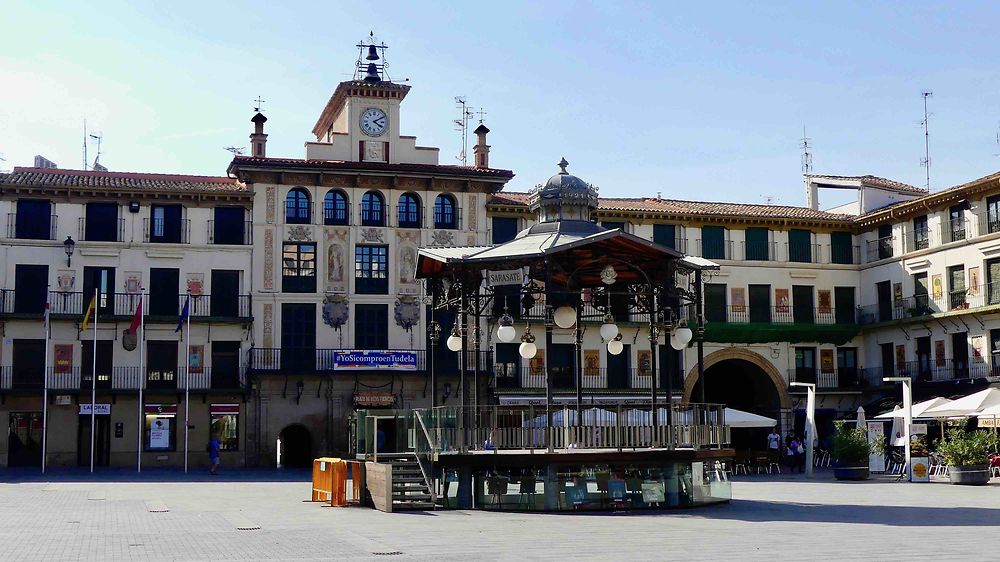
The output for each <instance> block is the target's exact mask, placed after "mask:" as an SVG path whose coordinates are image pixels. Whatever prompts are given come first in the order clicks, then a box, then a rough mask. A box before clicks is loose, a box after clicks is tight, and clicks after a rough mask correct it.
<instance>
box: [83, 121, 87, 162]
mask: <svg viewBox="0 0 1000 562" xmlns="http://www.w3.org/2000/svg"><path fill="white" fill-rule="evenodd" d="M83 169H84V170H86V169H87V120H86V119H84V120H83Z"/></svg>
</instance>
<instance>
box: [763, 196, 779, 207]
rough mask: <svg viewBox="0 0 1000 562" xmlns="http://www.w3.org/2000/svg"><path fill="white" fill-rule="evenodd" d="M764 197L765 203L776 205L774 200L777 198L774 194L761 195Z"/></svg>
mask: <svg viewBox="0 0 1000 562" xmlns="http://www.w3.org/2000/svg"><path fill="white" fill-rule="evenodd" d="M761 197H762V198H763V199H764V204H765V205H774V201H775V200H776V199H777V198H776V197H775V196H774V195H761Z"/></svg>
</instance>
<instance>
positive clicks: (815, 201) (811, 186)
mask: <svg viewBox="0 0 1000 562" xmlns="http://www.w3.org/2000/svg"><path fill="white" fill-rule="evenodd" d="M805 182H806V207H809V208H810V209H812V210H814V211H818V210H819V188H818V187H817V186H816V184H815V183H813V182H812V179H811V178H810V177H809V176H805Z"/></svg>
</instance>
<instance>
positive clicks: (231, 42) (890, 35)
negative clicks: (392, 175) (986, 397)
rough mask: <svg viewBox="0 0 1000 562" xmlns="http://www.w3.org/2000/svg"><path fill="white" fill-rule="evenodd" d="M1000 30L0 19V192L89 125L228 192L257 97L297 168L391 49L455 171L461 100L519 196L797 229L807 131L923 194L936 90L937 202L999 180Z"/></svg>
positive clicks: (509, 18) (277, 7) (80, 8)
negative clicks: (787, 220)
mask: <svg viewBox="0 0 1000 562" xmlns="http://www.w3.org/2000/svg"><path fill="white" fill-rule="evenodd" d="M997 21H1000V4H996V3H989V2H982V3H979V2H951V3H943V2H936V3H930V2H878V3H869V2H849V1H838V2H829V3H819V2H816V3H812V2H667V1H660V2H624V1H615V2H557V1H546V2H537V1H535V2H514V1H505V2H479V3H473V2H466V3H455V2H418V1H413V2H394V1H389V0H381V1H379V2H357V1H353V2H334V1H323V2H294V1H283V2H265V1H256V0H252V1H242V2H239V3H236V2H230V3H221V2H204V1H201V2H189V1H186V0H175V1H172V2H156V3H153V2H134V1H129V2H110V1H109V2H101V1H96V0H95V2H71V1H68V0H66V1H63V2H54V1H49V0H30V1H21V0H4V1H3V2H0V22H3V30H4V32H3V36H2V38H0V157H3V158H4V159H5V161H2V162H0V169H3V168H7V169H9V168H12V167H13V166H30V165H31V163H32V160H33V156H34V155H35V154H41V155H44V156H46V157H47V158H49V159H50V160H53V161H55V162H56V163H57V164H58V165H59V166H60V167H62V168H80V167H81V166H82V144H83V124H84V120H86V123H87V127H88V130H89V132H99V133H101V134H102V135H103V143H102V147H101V162H102V163H103V164H104V165H106V166H107V167H108V168H110V169H111V170H120V171H145V172H164V173H185V174H200V175H224V174H225V173H226V166H227V164H228V163H229V161H230V159H231V154H230V153H229V152H227V151H225V150H224V148H225V147H227V146H237V147H245V146H248V145H249V140H248V135H249V133H250V132H251V123H250V121H249V120H250V117H251V116H252V109H253V106H254V103H253V100H254V99H256V98H257V96H261V97H262V98H263V99H264V100H266V102H265V104H264V110H265V114H266V115H267V117H268V122H267V133H268V134H269V137H268V155H269V156H282V157H291V158H301V157H303V156H304V154H305V152H304V147H303V143H304V142H306V141H308V140H311V139H310V136H311V130H312V126H313V124H314V123H315V122H316V118H317V117H318V116H319V113H320V111H321V110H322V108H323V107H324V105H325V104H326V102H327V100H328V99H329V97H330V94H331V93H332V92H333V90H334V89H335V88H336V86H337V84H338V83H339V82H341V81H343V80H348V79H350V78H351V76H352V74H353V70H354V62H355V60H356V59H357V48H356V47H355V45H356V44H357V43H358V41H359V40H361V39H363V38H365V37H366V36H367V35H368V33H369V31H370V30H372V31H374V32H375V34H376V36H377V37H378V39H380V40H382V41H384V42H385V43H386V44H387V45H388V46H389V50H388V52H387V59H388V62H389V65H390V66H389V73H390V76H391V77H392V79H393V80H394V81H402V80H404V79H409V82H408V84H410V85H411V86H412V90H411V91H410V93H409V95H408V96H407V98H406V100H404V102H403V106H402V114H401V117H400V120H401V129H402V133H403V134H405V135H415V136H417V137H418V144H420V145H423V146H437V147H440V148H441V161H440V163H442V164H457V163H459V162H458V160H457V158H456V156H457V154H458V153H459V152H460V151H461V144H462V143H461V136H460V133H458V132H456V131H455V130H454V125H453V124H452V120H453V119H455V118H457V117H458V116H459V110H458V109H457V108H456V107H455V102H454V98H455V96H465V97H466V98H467V100H468V102H469V104H470V106H472V107H474V108H477V109H478V108H480V107H482V108H483V109H484V110H485V112H486V115H485V121H486V124H487V125H488V126H489V128H490V129H491V130H492V132H491V133H490V136H489V143H490V145H491V147H492V148H491V155H490V158H491V160H490V162H491V165H492V166H493V167H498V168H505V169H510V170H513V171H514V173H515V174H516V175H515V177H514V179H513V180H512V181H511V182H510V183H509V184H508V188H507V189H509V190H518V191H523V190H527V189H529V188H531V187H532V186H534V185H536V184H538V183H542V182H544V181H545V180H546V179H547V178H548V177H549V176H550V175H552V174H553V173H555V172H556V171H557V167H556V163H557V162H558V161H559V159H560V158H561V157H565V158H566V159H567V160H568V161H569V162H570V166H569V170H570V172H571V173H574V174H576V175H578V176H579V177H581V178H583V179H584V180H586V181H588V182H590V183H593V184H594V185H596V186H598V187H599V188H600V190H601V191H600V193H601V195H602V196H616V197H642V196H655V195H656V194H657V192H659V193H661V194H662V196H663V197H668V198H676V199H691V200H700V201H739V202H747V203H763V202H766V201H769V200H770V201H772V202H774V203H778V204H788V205H802V204H804V202H805V195H804V189H803V186H802V177H801V174H802V169H801V149H800V147H799V145H800V142H801V141H800V138H801V137H802V136H803V127H805V129H806V134H807V136H808V137H810V138H811V139H812V140H811V142H812V145H813V148H812V153H813V171H814V173H822V174H838V175H861V174H874V175H878V176H883V177H888V178H892V179H896V180H899V181H903V182H906V183H909V184H911V185H916V186H920V187H922V186H924V184H925V169H924V168H923V167H921V164H920V162H921V159H922V158H923V156H924V135H923V129H922V128H921V126H920V121H921V120H922V119H923V99H922V97H921V91H923V90H931V91H933V96H932V97H931V98H930V99H929V106H930V111H931V117H930V152H931V168H930V170H931V189H932V191H936V190H939V189H943V188H946V187H950V186H953V185H957V184H960V183H964V182H966V181H970V180H972V179H975V178H978V177H981V176H984V175H987V174H990V173H993V172H995V171H997V170H1000V156H998V154H1000V146H998V136H997V135H998V127H1000V65H997V60H1000V42H998V41H996V22H997ZM473 126H475V122H474V123H473ZM471 136H472V135H470V137H471ZM472 144H474V142H471V141H470V147H471V145H472ZM470 152H471V149H470ZM95 153H96V144H94V143H93V141H92V142H91V144H90V153H89V154H90V160H91V161H92V160H93V157H94V155H95ZM470 161H471V160H470ZM837 202H839V201H834V200H827V199H826V198H824V199H823V200H821V205H823V206H830V205H833V204H835V203H837Z"/></svg>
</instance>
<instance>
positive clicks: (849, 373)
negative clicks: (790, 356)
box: [788, 367, 881, 390]
mask: <svg viewBox="0 0 1000 562" xmlns="http://www.w3.org/2000/svg"><path fill="white" fill-rule="evenodd" d="M788 382H789V383H793V382H801V383H812V384H815V385H816V389H817V390H858V389H861V388H864V387H868V386H872V385H871V384H870V381H869V380H868V379H867V378H866V376H865V373H864V370H863V369H858V368H856V367H838V368H837V369H835V370H833V371H829V372H823V371H818V370H816V369H815V368H812V369H805V368H798V369H789V370H788ZM877 384H881V383H880V382H878V383H876V385H877ZM793 390H794V389H793Z"/></svg>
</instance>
